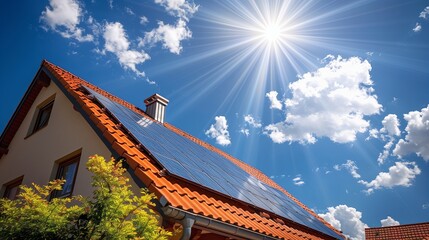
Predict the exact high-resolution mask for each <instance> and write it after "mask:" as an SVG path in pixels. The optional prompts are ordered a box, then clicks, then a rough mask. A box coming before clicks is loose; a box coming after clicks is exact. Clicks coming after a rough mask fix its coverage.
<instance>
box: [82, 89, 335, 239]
mask: <svg viewBox="0 0 429 240" xmlns="http://www.w3.org/2000/svg"><path fill="white" fill-rule="evenodd" d="M86 89H87V90H88V91H89V92H90V93H91V94H92V95H93V96H94V97H95V98H96V99H97V100H98V101H99V102H100V103H101V104H102V105H103V106H104V107H105V108H106V109H107V110H108V111H109V112H110V113H111V114H112V115H113V116H114V117H115V118H116V119H117V120H118V121H119V122H121V123H122V125H123V126H124V128H125V129H127V130H128V131H129V132H130V134H131V135H132V136H133V137H134V138H135V139H136V140H138V141H139V142H140V143H141V144H142V145H143V146H144V148H145V149H146V150H147V151H148V152H149V153H150V154H152V155H153V156H154V158H155V160H156V161H158V163H159V164H160V165H162V166H163V167H164V168H165V169H166V170H167V171H168V172H169V173H170V174H173V175H175V176H177V177H180V178H182V179H185V180H188V181H191V182H193V183H196V184H199V185H201V186H203V187H206V188H209V189H212V190H214V191H216V192H218V193H220V194H223V195H226V196H229V197H232V198H235V199H237V200H240V201H243V202H245V203H248V204H252V205H254V206H256V207H259V208H261V209H264V210H266V211H269V212H272V213H275V214H277V215H280V216H282V217H284V218H287V219H289V220H291V221H294V222H296V223H299V224H302V225H305V226H307V227H310V228H312V229H315V230H317V231H320V232H323V233H325V234H327V235H330V236H332V237H335V238H337V239H341V237H340V236H339V235H338V234H337V233H335V232H334V231H333V230H331V229H330V228H328V227H327V226H326V225H325V224H323V223H322V222H320V221H319V220H318V219H316V218H315V217H314V216H312V215H311V214H310V213H308V212H307V211H305V210H304V209H303V208H301V207H300V206H299V205H298V204H297V203H296V202H295V201H293V200H291V199H290V198H289V197H288V196H287V195H285V194H284V193H283V192H281V191H279V190H278V189H275V188H273V187H271V186H268V185H267V184H265V183H263V182H261V181H260V180H258V179H257V178H255V177H254V176H252V175H250V174H248V173H247V172H246V171H244V170H243V169H242V168H240V167H239V166H237V165H236V164H234V163H233V162H231V161H230V160H229V159H227V158H225V157H223V156H222V155H220V154H218V153H216V152H213V151H211V150H209V149H207V148H205V147H203V146H201V145H199V144H197V143H195V142H193V141H191V140H190V139H188V138H186V137H183V136H181V135H179V134H176V133H175V132H173V131H171V130H169V129H167V128H166V127H164V126H163V125H162V124H159V123H157V122H154V121H153V120H151V119H148V118H146V117H144V116H142V115H140V114H138V113H136V112H134V111H132V110H130V109H129V108H127V107H124V106H122V105H120V104H118V103H116V102H113V101H111V100H110V99H108V98H106V97H104V96H102V95H100V94H98V93H96V92H95V91H93V90H91V89H89V88H86Z"/></svg>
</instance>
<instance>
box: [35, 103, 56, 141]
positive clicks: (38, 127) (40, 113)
mask: <svg viewBox="0 0 429 240" xmlns="http://www.w3.org/2000/svg"><path fill="white" fill-rule="evenodd" d="M53 108H54V100H52V101H49V102H48V103H47V104H44V105H43V106H41V107H38V110H37V117H36V121H35V122H34V126H33V129H32V130H31V134H33V133H35V132H38V131H39V130H41V129H43V128H45V127H46V126H48V123H49V119H50V118H51V114H52V110H53ZM46 111H49V114H48V116H47V119H46V121H45V123H43V125H40V123H41V121H42V116H43V114H44V113H45V112H46Z"/></svg>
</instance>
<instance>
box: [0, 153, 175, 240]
mask: <svg viewBox="0 0 429 240" xmlns="http://www.w3.org/2000/svg"><path fill="white" fill-rule="evenodd" d="M86 166H87V169H88V170H89V171H90V172H91V173H93V176H92V183H91V184H92V186H93V187H94V191H93V197H92V198H90V199H89V198H84V197H82V196H74V197H70V198H53V199H50V198H51V195H52V192H53V191H56V190H61V187H62V185H63V184H64V182H65V180H54V181H51V182H49V184H48V185H47V186H38V185H36V184H33V186H32V187H27V186H21V187H20V193H19V195H18V198H17V199H16V200H9V199H0V239H161V240H162V239H167V238H168V237H169V236H171V233H170V232H168V231H166V230H164V229H163V228H162V227H160V226H159V221H158V219H157V217H156V214H155V213H154V211H153V210H152V207H153V206H154V204H153V202H152V200H153V199H154V195H153V194H150V193H149V192H148V191H147V190H145V189H142V190H141V194H140V195H139V196H136V195H135V194H134V193H133V192H132V191H131V186H130V185H129V184H128V181H129V179H128V178H127V177H126V176H124V172H125V171H126V170H125V169H124V168H123V167H122V164H121V162H120V161H119V162H115V161H114V160H113V159H112V160H110V161H105V159H104V158H103V157H101V156H98V155H95V156H93V157H90V159H89V160H88V162H87V164H86Z"/></svg>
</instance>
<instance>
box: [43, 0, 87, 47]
mask: <svg viewBox="0 0 429 240" xmlns="http://www.w3.org/2000/svg"><path fill="white" fill-rule="evenodd" d="M81 18H82V8H81V7H80V5H79V1H77V0H50V1H49V6H47V7H46V8H45V11H43V12H42V15H41V16H40V20H41V21H43V22H44V23H45V24H46V26H47V27H49V28H50V29H51V30H53V31H55V32H58V33H59V34H60V35H61V36H62V37H64V38H74V39H76V40H77V41H79V42H88V41H89V42H90V41H93V40H94V37H93V36H92V35H91V34H87V35H84V33H83V32H84V30H83V29H82V28H79V27H78V25H79V23H80V20H81Z"/></svg>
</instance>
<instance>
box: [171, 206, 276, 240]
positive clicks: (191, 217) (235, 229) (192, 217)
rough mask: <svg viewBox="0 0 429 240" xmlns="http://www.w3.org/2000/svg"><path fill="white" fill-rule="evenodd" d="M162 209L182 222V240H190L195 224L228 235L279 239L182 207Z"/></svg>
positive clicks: (262, 239)
mask: <svg viewBox="0 0 429 240" xmlns="http://www.w3.org/2000/svg"><path fill="white" fill-rule="evenodd" d="M162 210H163V212H164V214H165V216H168V217H171V218H173V219H175V220H177V221H179V222H180V223H182V225H183V235H182V238H181V240H188V239H189V238H190V236H191V229H192V226H193V225H194V224H196V225H198V226H201V227H204V228H207V229H213V230H215V231H218V232H222V233H224V234H226V235H230V236H235V237H239V238H243V239H258V240H268V239H270V240H271V239H277V238H274V237H269V236H266V235H263V234H261V233H257V232H254V231H251V230H248V229H245V228H242V227H239V226H235V225H232V224H229V223H224V222H221V221H218V220H215V219H211V218H207V217H204V216H200V215H196V214H193V213H190V212H186V211H184V210H182V209H178V208H175V207H171V206H166V207H163V208H162Z"/></svg>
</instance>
